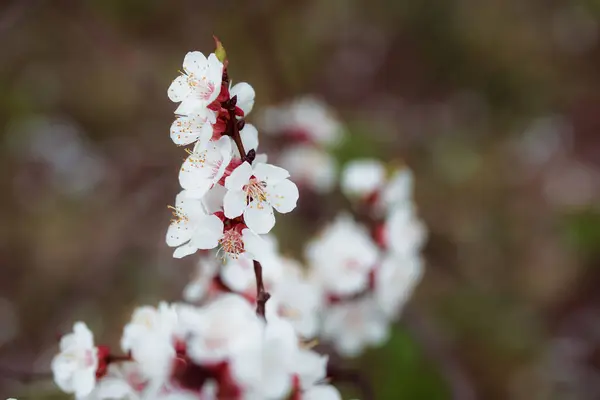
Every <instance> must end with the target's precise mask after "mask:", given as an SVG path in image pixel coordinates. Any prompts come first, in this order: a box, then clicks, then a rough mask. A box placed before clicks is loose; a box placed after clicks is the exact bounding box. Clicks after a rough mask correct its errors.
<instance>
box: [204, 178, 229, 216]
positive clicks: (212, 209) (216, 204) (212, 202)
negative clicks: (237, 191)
mask: <svg viewBox="0 0 600 400" xmlns="http://www.w3.org/2000/svg"><path fill="white" fill-rule="evenodd" d="M226 193H227V189H225V187H224V186H221V185H215V186H213V188H212V189H210V190H209V191H208V192H207V193H206V194H205V195H204V197H202V204H203V205H204V208H205V209H206V213H207V214H214V213H216V212H217V211H222V210H223V199H224V198H225V194H226Z"/></svg>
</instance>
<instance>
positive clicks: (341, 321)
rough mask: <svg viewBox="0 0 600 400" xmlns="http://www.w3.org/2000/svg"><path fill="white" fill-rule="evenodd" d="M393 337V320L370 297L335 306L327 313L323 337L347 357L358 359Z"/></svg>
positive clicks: (325, 314)
mask: <svg viewBox="0 0 600 400" xmlns="http://www.w3.org/2000/svg"><path fill="white" fill-rule="evenodd" d="M388 336H389V320H388V318H387V316H386V315H385V314H384V313H383V312H382V311H381V310H380V308H379V306H378V304H377V303H376V302H375V301H374V300H373V298H371V297H370V296H364V297H362V298H360V299H357V300H353V301H347V302H340V303H337V304H333V305H331V306H329V307H328V308H326V309H325V311H324V313H323V327H322V337H323V338H324V339H328V340H330V341H332V343H333V345H334V346H335V348H336V350H337V351H338V352H339V353H340V354H341V355H342V356H346V357H355V356H357V355H358V354H360V352H361V351H362V350H363V349H364V348H365V347H366V346H370V345H373V346H374V345H379V344H382V343H383V342H385V341H386V340H387V338H388Z"/></svg>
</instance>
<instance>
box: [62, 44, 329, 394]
mask: <svg viewBox="0 0 600 400" xmlns="http://www.w3.org/2000/svg"><path fill="white" fill-rule="evenodd" d="M217 54H219V55H220V57H219V56H217ZM183 71H184V72H183V73H182V74H181V76H179V77H178V78H177V79H175V81H174V82H173V83H172V84H171V86H170V87H169V90H168V95H169V98H170V99H171V100H173V101H175V102H179V103H180V104H179V106H178V107H177V110H176V111H175V113H176V114H177V117H176V120H175V122H174V123H173V125H172V127H171V138H172V140H173V141H174V142H175V143H176V144H178V145H182V146H187V145H190V146H193V147H192V149H191V150H188V157H187V159H186V160H185V162H184V163H183V165H182V167H181V169H180V172H179V182H180V184H181V186H182V189H183V190H182V191H181V192H180V193H179V194H178V195H177V197H176V200H175V205H174V206H172V207H171V208H172V211H173V215H174V219H173V220H172V222H171V225H170V226H169V229H168V232H167V235H166V242H167V244H168V245H169V246H171V247H175V248H176V249H175V251H174V254H173V256H174V257H175V258H181V257H184V256H188V255H190V254H193V253H195V252H197V251H198V250H201V251H202V252H203V253H205V254H203V256H202V259H203V260H205V262H203V263H202V265H203V266H204V268H206V270H205V271H203V274H202V279H204V281H202V280H201V281H197V282H195V283H194V284H191V285H189V286H188V288H187V289H186V297H187V298H193V297H195V298H202V300H203V301H202V306H194V305H191V304H186V303H174V304H168V303H161V304H159V306H158V307H151V306H144V307H140V308H138V309H136V310H135V311H134V313H133V316H132V319H131V321H130V322H129V323H128V324H127V325H126V326H125V328H124V331H123V335H122V338H121V345H120V347H121V351H122V353H121V354H122V355H115V354H113V353H112V352H111V350H110V349H109V348H108V347H106V346H96V345H95V344H94V339H93V335H92V333H91V331H90V330H89V329H88V328H87V326H86V325H85V324H84V323H82V322H78V323H76V324H75V325H74V327H73V332H72V333H69V334H67V335H65V336H64V337H63V338H62V340H61V343H60V352H59V354H58V355H56V356H55V358H54V360H53V362H52V370H53V373H54V379H55V381H56V383H57V385H58V386H59V387H60V388H61V389H62V390H63V391H65V392H67V393H73V394H74V395H75V397H76V398H77V399H86V400H101V399H143V400H154V399H168V400H191V399H201V400H205V399H206V400H208V399H252V400H254V399H256V400H259V399H290V398H291V399H295V400H300V399H308V400H311V399H312V400H337V399H340V395H339V392H338V391H337V389H335V388H334V387H333V386H330V385H329V384H328V383H327V380H326V375H327V370H326V366H327V356H322V355H319V354H318V353H316V352H314V351H312V350H311V349H310V347H311V346H312V345H311V344H310V342H307V341H305V340H304V338H305V337H310V336H312V335H314V334H315V328H314V327H315V326H316V322H315V321H310V320H306V321H304V320H302V317H303V312H304V310H305V309H307V307H309V308H310V307H311V306H310V304H309V303H311V301H308V302H307V301H306V299H305V298H303V296H304V294H305V293H308V291H310V289H311V287H310V286H309V285H308V284H307V283H304V282H303V281H302V278H301V277H300V275H301V274H300V271H295V272H291V270H292V269H293V267H292V266H289V268H288V267H285V270H284V264H283V263H281V261H282V260H280V259H277V258H276V257H275V254H276V252H275V244H274V243H272V240H271V238H270V237H269V236H268V235H266V236H263V237H261V236H260V235H265V234H267V233H268V232H269V231H270V230H271V229H272V228H273V226H274V224H275V217H274V212H273V209H275V210H277V211H278V212H280V213H287V212H290V211H292V210H293V209H294V208H295V206H296V202H297V199H298V189H297V188H296V186H295V184H294V183H292V182H291V181H290V180H289V179H288V177H289V174H288V172H287V171H286V170H284V169H282V168H279V167H277V166H274V165H270V164H267V163H266V162H264V161H265V157H264V156H261V155H257V154H256V149H257V147H258V132H257V130H256V128H254V127H253V126H252V125H250V124H246V123H245V119H244V118H245V117H246V116H247V114H248V113H249V112H250V111H251V109H252V106H253V103H254V90H253V89H252V87H251V86H250V85H249V84H247V83H239V84H237V85H235V86H233V87H232V86H231V84H230V80H229V77H228V73H227V61H226V59H225V57H224V49H223V48H222V46H221V45H220V43H219V42H217V52H216V54H210V55H209V56H208V57H205V56H204V55H203V54H202V53H200V52H190V53H188V54H187V55H186V57H185V59H184V62H183ZM217 247H218V248H219V249H218V251H217V252H216V253H217V254H219V253H221V255H222V256H223V257H221V258H222V259H223V260H224V261H225V264H223V265H220V263H219V262H218V261H217V260H218V259H217V257H216V256H215V254H212V255H211V256H210V258H208V256H207V255H206V253H209V251H208V250H209V249H214V248H217ZM216 274H219V276H221V277H222V282H221V284H220V287H221V288H223V290H215V288H214V286H215V284H216V282H215V279H214V277H215V276H216ZM207 277H212V279H211V280H210V281H209V280H207ZM283 277H285V278H286V282H287V285H288V287H289V291H287V290H285V284H284V283H281V282H282V280H283ZM280 283H281V284H280ZM225 288H227V290H225ZM266 290H272V296H273V297H272V299H271V300H270V301H269V302H267V300H269V298H270V297H271V294H269V293H267V291H266ZM315 301H316V300H314V301H312V303H314V302H315ZM255 304H256V308H255ZM315 307H316V306H315ZM286 310H287V311H286ZM292 310H293V311H292ZM305 313H306V315H307V316H309V314H310V316H312V315H313V313H312V309H311V312H310V313H309V312H308V311H306V312H305ZM307 318H308V317H307Z"/></svg>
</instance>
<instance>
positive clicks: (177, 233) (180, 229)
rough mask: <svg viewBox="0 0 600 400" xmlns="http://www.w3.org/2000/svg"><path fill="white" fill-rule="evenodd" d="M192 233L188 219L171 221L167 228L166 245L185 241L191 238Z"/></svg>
mask: <svg viewBox="0 0 600 400" xmlns="http://www.w3.org/2000/svg"><path fill="white" fill-rule="evenodd" d="M192 233H193V231H192V229H191V227H190V223H189V222H188V221H185V220H181V221H177V222H174V223H171V225H169V229H168V230H167V246H169V247H177V246H180V245H182V244H184V243H186V242H187V241H189V240H190V239H191V237H192Z"/></svg>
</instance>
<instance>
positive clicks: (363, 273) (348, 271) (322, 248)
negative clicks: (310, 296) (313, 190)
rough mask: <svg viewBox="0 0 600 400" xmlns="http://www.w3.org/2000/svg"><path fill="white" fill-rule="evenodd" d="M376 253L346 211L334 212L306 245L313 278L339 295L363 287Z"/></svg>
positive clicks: (369, 240)
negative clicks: (333, 216)
mask: <svg viewBox="0 0 600 400" xmlns="http://www.w3.org/2000/svg"><path fill="white" fill-rule="evenodd" d="M377 257H378V250H377V246H376V245H375V243H373V241H372V239H371V238H370V236H369V235H368V233H367V232H366V230H365V229H364V227H362V226H360V225H358V224H357V223H356V222H355V221H354V220H353V219H351V218H350V217H348V216H346V215H340V216H338V217H337V218H336V220H335V221H334V222H333V223H332V224H330V225H329V226H328V227H326V228H325V229H324V230H323V232H321V234H320V235H319V236H317V237H316V238H314V239H313V240H312V241H311V242H309V244H308V245H307V247H306V258H307V260H308V263H309V266H310V267H311V273H312V275H313V278H314V279H315V280H316V281H317V282H319V283H320V284H321V285H322V286H323V288H324V289H325V290H326V291H328V292H330V293H332V294H334V295H340V296H345V295H349V294H353V293H355V292H358V291H360V290H363V289H365V288H366V287H367V284H368V282H369V273H370V271H371V270H372V269H373V268H374V266H375V263H376V261H377Z"/></svg>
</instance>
